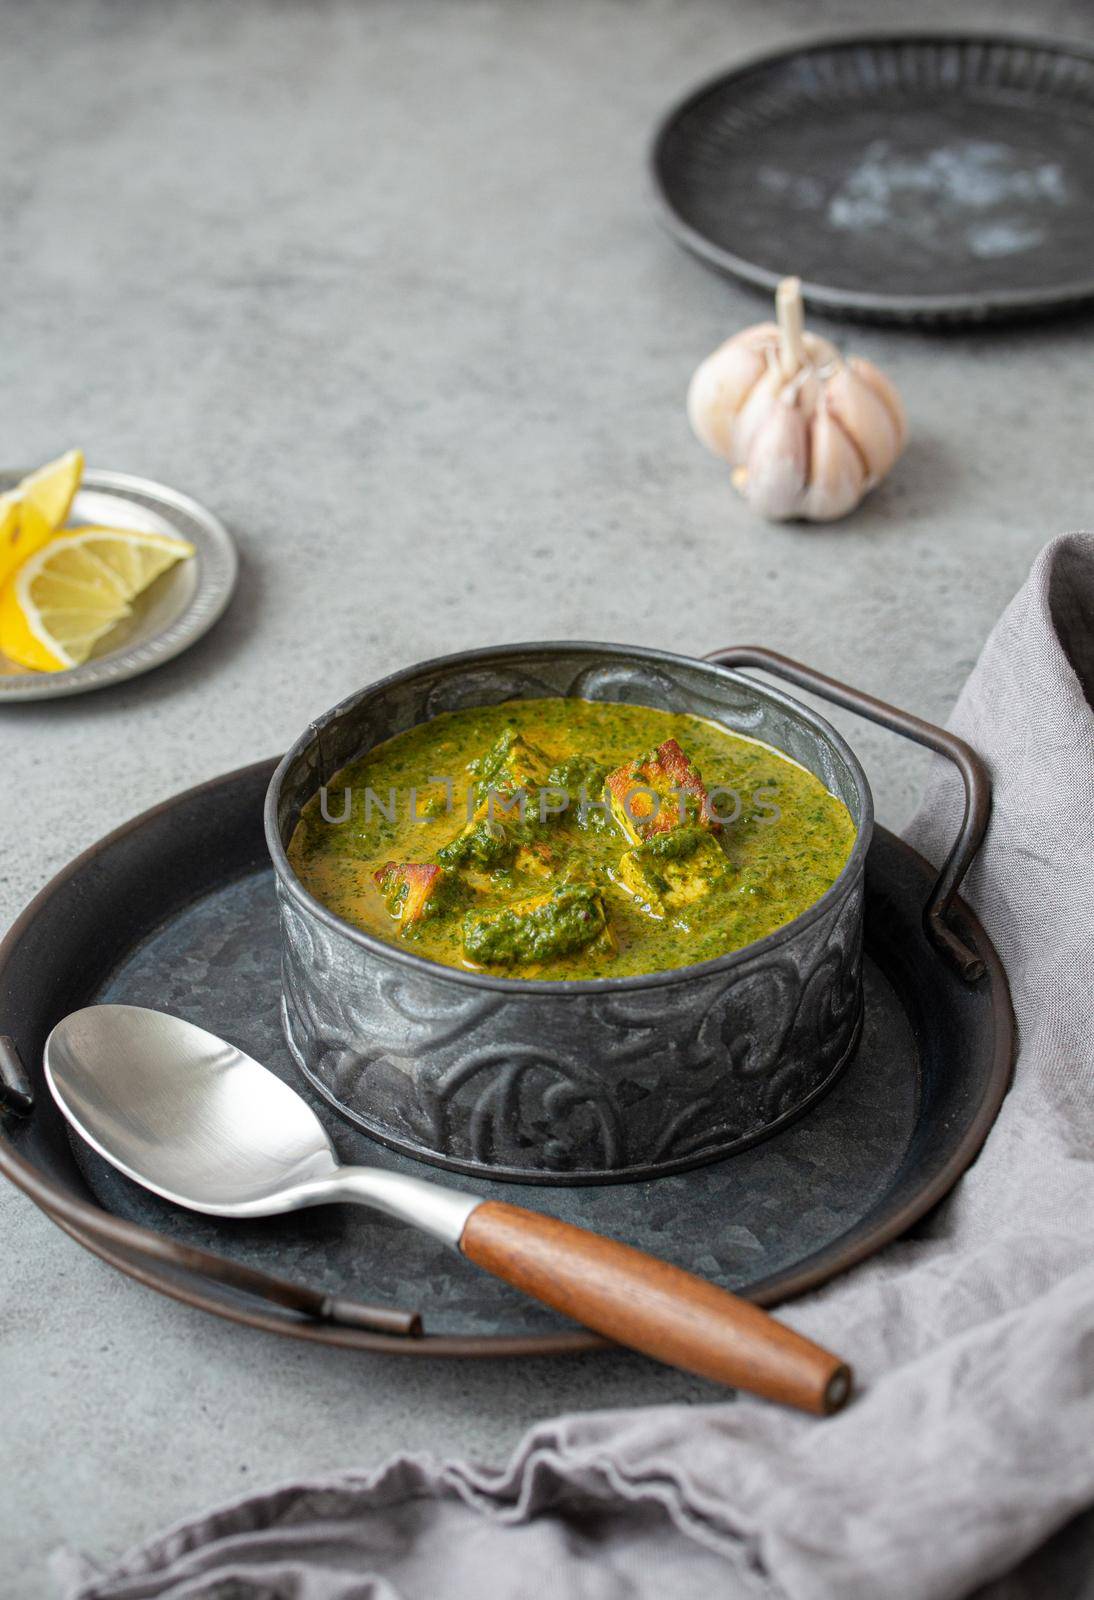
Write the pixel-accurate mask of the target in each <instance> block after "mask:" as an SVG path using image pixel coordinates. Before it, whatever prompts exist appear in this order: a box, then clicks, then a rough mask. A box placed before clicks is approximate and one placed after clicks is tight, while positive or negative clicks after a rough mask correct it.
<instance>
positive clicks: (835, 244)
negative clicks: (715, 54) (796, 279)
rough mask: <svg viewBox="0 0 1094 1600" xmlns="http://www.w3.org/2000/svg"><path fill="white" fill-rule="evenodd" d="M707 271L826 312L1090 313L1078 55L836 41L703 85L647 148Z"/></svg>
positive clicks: (1092, 160) (970, 38) (674, 218)
mask: <svg viewBox="0 0 1094 1600" xmlns="http://www.w3.org/2000/svg"><path fill="white" fill-rule="evenodd" d="M651 164H652V170H653V179H654V184H655V187H656V190H657V193H658V195H659V197H660V202H661V210H662V214H663V216H664V218H665V220H666V222H667V224H668V226H669V228H670V230H671V231H672V232H673V234H674V235H675V236H676V238H677V239H678V240H679V241H680V243H681V244H683V245H685V246H686V247H687V249H689V250H692V251H694V253H695V254H696V255H698V256H700V257H701V258H702V259H703V260H704V261H706V262H707V263H708V264H709V265H710V266H712V267H715V268H717V269H718V270H719V271H721V272H725V273H728V274H730V275H732V276H734V277H738V278H744V279H746V280H747V281H748V282H749V283H753V284H756V285H759V286H761V287H764V288H767V289H772V288H773V287H774V286H775V284H776V283H777V282H778V281H779V279H780V278H782V277H785V276H786V275H787V274H788V273H796V274H798V276H800V277H801V278H802V279H803V280H804V289H805V295H806V298H807V300H808V301H809V302H810V304H811V305H813V306H814V307H816V308H817V309H821V310H825V311H827V312H829V313H831V314H832V315H834V316H845V317H859V318H865V319H869V320H876V321H896V322H924V321H982V320H985V319H988V318H999V317H1008V316H1023V315H1026V316H1028V315H1034V314H1038V313H1045V312H1049V311H1057V310H1063V309H1066V308H1068V307H1071V306H1075V305H1078V304H1080V303H1081V302H1083V301H1086V300H1089V299H1091V298H1094V53H1091V52H1089V51H1087V50H1085V49H1084V48H1083V47H1082V46H1073V45H1068V44H1054V43H1052V42H1050V41H1045V40H1034V39H1023V38H1007V37H992V36H988V35H979V36H976V35H966V34H961V35H949V36H947V35H941V36H939V35H925V34H920V35H910V36H903V35H901V36H889V37H886V36H881V37H872V38H861V39H840V40H832V41H826V42H823V43H818V44H813V45H810V46H807V47H805V48H802V49H795V50H791V51H787V52H785V53H783V54H780V55H774V56H768V57H765V58H764V59H763V60H760V61H754V62H751V63H747V64H745V65H743V66H740V67H736V68H734V69H733V70H731V71H729V72H727V73H725V74H723V75H722V76H721V77H719V78H716V79H714V80H713V81H711V82H709V83H706V84H704V85H703V86H702V87H701V88H699V89H697V90H696V91H694V92H693V93H692V94H690V95H688V96H687V98H686V99H684V100H683V101H681V102H680V103H679V104H678V105H677V106H676V107H674V109H673V110H672V111H671V112H670V113H669V114H668V116H667V117H666V118H665V120H664V122H663V123H662V125H661V127H660V129H659V130H658V132H657V135H656V138H655V140H654V145H653V150H652V152H651Z"/></svg>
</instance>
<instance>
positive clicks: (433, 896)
mask: <svg viewBox="0 0 1094 1600" xmlns="http://www.w3.org/2000/svg"><path fill="white" fill-rule="evenodd" d="M372 876H373V879H374V880H375V882H376V885H377V887H378V888H379V890H380V893H381V894H382V895H383V896H384V899H385V901H386V903H387V908H388V911H389V912H390V913H391V915H392V916H393V917H394V918H395V919H396V921H398V922H399V923H401V924H402V928H403V931H404V932H405V931H406V930H407V929H408V928H412V927H413V926H414V924H415V923H418V922H421V921H422V920H423V919H424V918H425V917H428V916H430V915H431V914H432V913H433V912H435V911H439V910H441V909H442V908H443V907H444V906H445V905H447V904H449V903H450V901H451V898H452V896H451V890H452V887H453V886H452V884H451V882H450V879H449V875H448V873H446V872H445V870H444V868H443V867H438V866H434V865H433V864H432V863H431V862H428V861H389V862H387V863H386V865H385V866H382V867H381V868H380V870H379V871H378V872H374V873H373V875H372Z"/></svg>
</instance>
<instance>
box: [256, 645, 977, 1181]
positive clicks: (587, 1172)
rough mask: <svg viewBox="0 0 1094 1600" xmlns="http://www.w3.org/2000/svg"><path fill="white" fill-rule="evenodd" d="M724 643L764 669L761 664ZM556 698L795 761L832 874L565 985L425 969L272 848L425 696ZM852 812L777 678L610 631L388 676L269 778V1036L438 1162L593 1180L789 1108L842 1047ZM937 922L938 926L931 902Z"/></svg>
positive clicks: (817, 1090) (852, 979)
mask: <svg viewBox="0 0 1094 1600" xmlns="http://www.w3.org/2000/svg"><path fill="white" fill-rule="evenodd" d="M723 657H724V658H725V659H733V660H737V659H740V660H741V663H742V664H750V665H762V666H767V667H768V668H772V669H773V670H779V663H780V662H781V659H782V658H778V657H773V656H770V655H769V654H767V653H766V652H756V651H751V652H750V651H743V652H724V653H723ZM782 666H783V667H788V668H790V669H791V671H790V672H788V673H786V674H785V675H788V676H793V675H794V673H795V672H796V674H797V677H798V681H800V682H802V683H803V685H804V686H805V687H809V688H813V689H816V690H819V692H821V693H826V692H830V691H832V690H835V691H837V692H836V693H833V694H832V695H831V697H832V698H836V699H839V698H840V697H841V695H842V696H843V697H844V698H843V703H844V704H850V705H852V706H853V708H855V709H858V710H860V711H862V712H863V713H864V714H865V715H867V716H873V717H874V718H875V720H880V721H883V722H885V723H886V724H887V725H888V726H890V727H894V728H897V729H898V730H899V731H902V732H905V733H907V734H909V735H910V736H911V737H913V738H917V739H919V741H920V742H922V743H927V744H932V745H933V746H934V747H935V748H937V749H944V750H945V753H947V754H950V755H951V756H952V757H954V759H957V756H956V755H955V751H954V750H953V749H951V748H948V746H954V745H956V744H957V741H954V740H952V738H951V737H950V736H949V735H946V734H943V733H941V732H940V731H939V730H935V729H931V728H930V727H929V725H927V724H922V723H919V722H918V721H917V719H915V718H910V717H908V716H907V715H906V714H903V713H900V712H896V711H895V710H893V709H892V708H888V707H881V706H879V703H877V702H872V701H870V700H869V699H868V697H865V696H861V695H859V694H858V693H857V692H856V691H852V690H848V689H843V687H842V686H838V685H833V684H830V683H828V682H827V680H823V679H821V678H819V677H818V676H817V675H816V674H811V673H809V672H808V670H807V669H804V668H797V667H796V666H795V664H793V663H785V662H783V663H782ZM559 696H561V697H575V698H580V699H585V700H594V701H616V702H627V703H631V704H637V705H645V706H653V707H657V708H661V709H664V710H669V711H675V712H690V713H693V714H695V715H699V716H703V717H707V718H710V719H711V720H713V721H715V722H717V723H720V724H721V725H722V726H724V727H725V728H727V729H729V730H730V731H732V732H735V733H741V734H745V735H747V736H749V737H751V738H756V739H759V740H762V741H763V742H765V743H767V744H769V745H771V746H772V747H774V748H775V749H776V750H778V751H781V752H783V753H784V754H786V755H788V756H789V757H791V759H793V760H794V761H796V762H798V763H800V764H801V765H802V766H804V767H806V768H807V769H808V770H809V771H810V772H813V773H814V774H815V775H816V776H817V777H818V778H820V780H821V781H822V782H823V783H824V785H825V787H826V788H827V789H828V790H830V791H831V793H833V794H835V795H836V796H838V798H839V799H841V800H842V801H843V802H844V804H845V805H846V806H847V808H848V810H849V811H850V813H851V817H852V819H853V821H854V824H855V827H856V830H857V833H856V839H855V843H854V846H853V848H852V851H851V854H850V856H849V858H848V860H847V862H846V864H845V866H844V868H843V870H842V872H841V873H840V875H839V877H838V878H837V880H836V882H835V883H834V884H833V885H832V887H831V888H830V889H829V890H828V891H827V893H825V894H824V895H822V896H821V898H820V899H819V900H817V901H816V902H815V903H814V904H813V905H811V906H810V907H808V908H807V909H806V910H805V911H804V912H803V913H802V914H801V915H799V916H798V917H796V918H795V919H794V920H793V921H791V922H789V923H787V924H786V925H785V926H783V927H781V928H779V929H777V930H776V931H775V932H774V933H772V934H770V935H768V936H767V937H766V938H764V939H760V940H758V941H756V942H755V943H753V944H750V945H747V946H746V947H745V948H743V949H741V950H737V951H734V952H733V953H731V954H729V955H724V956H720V957H718V958H716V959H714V960H710V961H704V962H702V963H700V964H698V965H695V966H688V967H681V968H676V969H673V970H669V971H663V972H655V973H650V974H648V975H643V976H637V977H625V978H598V979H576V980H566V981H542V980H541V981H536V980H527V979H521V978H507V977H503V976H495V975H493V974H489V973H481V972H471V971H464V970H461V969H457V968H453V967H447V966H442V965H440V964H438V963H436V962H433V961H430V960H427V959H425V958H423V957H421V956H419V955H417V954H415V953H414V952H413V951H412V950H409V949H407V948H405V947H401V946H398V945H395V944H389V943H387V942H385V941H383V940H381V939H378V938H376V937H374V936H373V935H372V934H369V933H366V932H364V931H362V930H361V929H360V928H356V927H353V926H351V925H350V924H348V923H347V922H345V921H343V920H342V919H341V918H340V917H338V916H337V915H335V914H334V913H333V912H332V911H330V910H329V909H328V908H327V907H325V906H323V905H322V904H320V903H319V901H317V900H316V899H315V898H314V897H313V896H312V895H311V894H309V893H308V891H307V890H306V889H305V888H304V886H303V885H302V883H301V882H300V880H299V879H298V878H297V876H296V874H295V873H294V871H293V869H292V867H291V866H290V864H289V861H288V858H287V855H286V845H287V844H288V842H289V839H290V838H291V836H292V832H293V829H294V827H295V826H296V822H297V820H298V818H299V816H300V813H301V810H302V809H303V807H304V805H305V804H306V803H307V802H308V801H309V800H310V799H311V798H312V796H313V795H315V794H316V793H317V792H318V790H319V788H320V787H321V786H323V785H326V784H328V783H330V782H331V781H332V780H333V778H334V776H335V774H336V773H337V772H338V771H339V770H340V769H341V768H343V767H344V766H345V765H346V764H347V763H348V762H350V761H351V760H354V759H355V758H357V757H359V756H361V755H362V754H364V753H366V752H367V751H368V750H370V749H372V748H373V747H374V746H375V745H377V744H379V743H380V742H381V741H382V740H385V739H389V738H391V737H393V736H394V735H395V734H398V733H401V732H403V731H404V730H406V729H408V728H410V727H413V726H416V725H417V724H419V723H422V722H425V721H428V720H429V719H430V718H431V717H434V716H436V715H437V714H438V713H440V712H443V711H455V710H460V709H463V708H465V707H473V706H482V705H491V704H496V703H498V702H501V701H506V700H513V699H536V698H545V697H551V698H553V697H559ZM847 697H850V698H849V699H848V698H847ZM972 759H973V760H975V758H972ZM975 821H976V819H972V823H970V824H969V826H970V828H972V824H974V823H975ZM968 822H969V819H967V823H968ZM872 828H873V803H872V799H871V794H870V788H869V784H868V782H867V779H866V775H865V773H864V772H863V769H862V766H861V764H860V762H859V761H858V759H857V757H856V756H855V754H854V752H853V751H852V750H851V748H850V746H849V745H848V744H847V742H846V740H844V739H843V738H842V737H841V736H840V735H839V734H838V733H837V732H836V731H835V729H834V728H832V727H831V726H830V725H829V724H828V723H827V722H826V721H825V720H824V719H823V718H822V717H820V716H819V715H818V714H817V713H816V712H814V711H813V710H811V709H809V708H807V707H806V706H804V705H802V704H800V703H798V702H797V701H795V700H794V699H792V698H791V697H790V696H789V695H787V694H785V693H784V692H782V691H781V690H778V689H773V688H770V687H768V686H766V685H763V684H760V683H757V682H755V681H753V680H752V679H751V678H749V677H747V676H745V675H744V673H742V672H741V671H739V670H733V669H732V668H728V667H727V666H725V665H722V664H720V663H719V662H718V661H717V660H708V661H699V660H695V659H692V658H689V657H686V656H678V655H672V654H669V653H667V652H664V651H658V650H650V649H643V648H640V647H636V646H628V645H617V644H615V645H613V644H587V643H548V644H521V645H505V646H500V647H495V648H491V649H484V650H479V651H472V652H465V653H462V654H460V655H453V656H446V657H443V658H440V659H438V660H434V661H429V662H426V663H424V664H422V665H419V666H414V667H410V668H408V669H406V670H404V671H401V672H397V673H394V674H392V675H391V676H390V677H387V678H384V679H382V680H381V681H379V682H377V683H375V684H373V685H371V686H370V687H368V688H366V689H364V690H362V691H360V692H359V693H357V694H355V695H352V696H351V697H350V698H349V699H347V700H344V701H342V702H341V704H339V705H337V706H335V707H334V708H333V709H332V710H330V711H328V712H327V713H325V714H324V715H323V716H322V717H320V718H318V719H317V720H316V721H315V722H313V723H312V724H311V725H310V726H309V727H308V729H307V730H306V731H305V732H304V734H302V736H301V737H300V738H299V739H298V740H297V742H296V743H295V744H294V745H293V747H292V749H291V750H290V751H289V752H288V754H287V755H286V756H285V758H284V760H283V761H282V762H281V764H280V765H279V767H278V769H277V771H276V773H275V775H274V778H273V781H272V783H271V785H270V789H269V793H268V796H267V803H266V836H267V842H268V844H269V848H270V853H271V855H272V858H273V864H274V870H275V874H276V878H277V888H278V900H279V908H280V919H281V938H282V975H283V1000H282V1005H283V1020H284V1029H285V1036H286V1039H287V1041H288V1044H289V1048H290V1050H291V1051H292V1054H293V1056H294V1058H295V1060H296V1062H297V1063H298V1065H299V1066H300V1068H301V1070H302V1071H303V1072H304V1074H305V1075H306V1076H307V1078H308V1079H310V1081H311V1082H312V1084H313V1085H314V1086H315V1087H316V1088H317V1089H318V1090H319V1091H320V1093H321V1094H323V1095H324V1096H325V1097H326V1099H327V1100H328V1101H330V1103H331V1104H332V1105H334V1106H336V1107H337V1108H338V1109H339V1110H340V1111H341V1112H342V1113H343V1114H344V1115H345V1116H347V1117H349V1118H350V1119H351V1120H352V1121H354V1122H355V1123H357V1124H359V1125H360V1126H361V1127H363V1128H365V1129H366V1130H367V1131H368V1132H369V1133H370V1134H373V1135H375V1136H376V1137H378V1138H380V1139H382V1140H384V1141H385V1142H386V1143H387V1144H389V1145H392V1146H394V1147H395V1148H397V1149H400V1150H403V1151H405V1152H407V1153H409V1154H410V1155H413V1156H416V1157H419V1158H420V1159H422V1160H425V1161H430V1162H434V1163H436V1164H438V1165H440V1166H444V1167H448V1168H451V1169H454V1170H456V1171H462V1172H469V1173H480V1174H483V1175H486V1176H489V1177H493V1178H507V1179H512V1180H517V1181H523V1182H533V1183H534V1182H550V1183H560V1182H561V1183H567V1182H571V1183H597V1182H601V1183H602V1182H611V1181H620V1180H633V1179H635V1178H640V1177H646V1176H655V1175H658V1174H661V1173H667V1172H673V1171H678V1170H681V1169H683V1168H686V1167H690V1166H695V1165H698V1164H700V1163H702V1162H706V1161H710V1160H714V1159H715V1158H717V1157H720V1156H724V1155H726V1154H728V1153H729V1152H731V1151H734V1150H737V1149H740V1148H742V1147H744V1146H746V1145H748V1144H751V1143H754V1142H755V1141H756V1140H758V1139H761V1138H763V1137H764V1136H765V1135H767V1134H769V1133H771V1132H772V1131H773V1130H775V1129H777V1128H779V1127H781V1126H782V1125H783V1124H785V1123H786V1122H787V1121H789V1120H790V1119H791V1118H793V1117H796V1116H798V1115H800V1114H801V1113H802V1112H803V1111H804V1110H805V1109H806V1108H807V1107H808V1106H809V1105H810V1104H811V1103H812V1102H813V1101H815V1100H816V1099H817V1097H818V1096H820V1095H822V1094H823V1093H824V1091H825V1090H826V1089H827V1088H828V1087H829V1085H831V1084H832V1083H833V1081H834V1080H835V1079H836V1077H837V1076H838V1074H839V1073H840V1071H841V1069H842V1068H843V1067H844V1065H845V1064H846V1063H847V1061H848V1060H849V1058H850V1056H851V1054H852V1052H853V1051H854V1048H855V1044H856V1041H857V1038H858V1034H859V1029H860V1026H861V1019H862V908H863V870H864V865H865V861H866V855H867V851H868V850H869V846H870V838H871V832H872ZM981 828H982V821H981ZM973 831H974V829H973ZM978 838H979V835H977V840H978ZM959 845H960V846H961V851H959V850H958V849H957V847H955V856H956V855H959V854H961V859H962V860H964V859H967V857H968V855H971V853H972V850H974V849H975V841H972V840H971V839H966V838H965V837H964V835H963V838H962V840H961V841H959ZM962 852H964V854H962ZM951 864H952V863H951ZM960 870H961V867H960V861H959V862H958V863H957V866H956V867H955V868H954V871H953V872H951V873H950V874H949V878H948V880H947V881H945V882H943V883H941V884H940V889H943V890H948V892H949V893H952V892H953V890H954V888H955V887H956V883H957V881H959V876H960ZM943 877H944V879H946V874H945V873H944V875H943ZM936 909H937V908H936ZM938 932H939V936H940V937H943V938H944V937H945V928H944V922H943V921H942V919H941V915H940V916H939V922H938Z"/></svg>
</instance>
